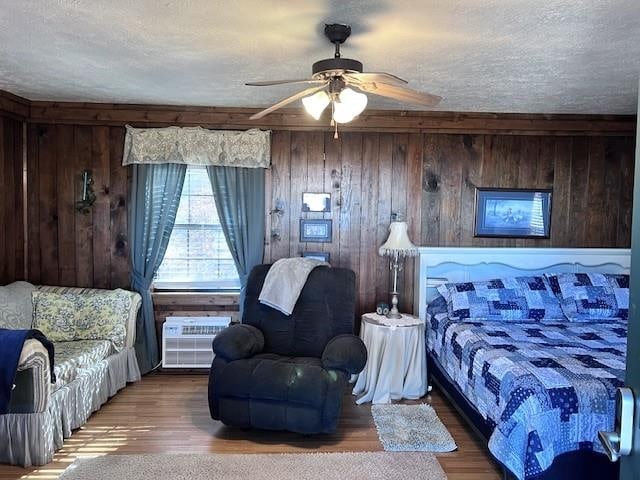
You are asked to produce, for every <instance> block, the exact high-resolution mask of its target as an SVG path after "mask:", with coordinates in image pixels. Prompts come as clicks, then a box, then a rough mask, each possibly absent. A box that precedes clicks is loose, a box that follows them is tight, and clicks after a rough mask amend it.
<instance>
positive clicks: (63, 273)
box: [27, 124, 130, 288]
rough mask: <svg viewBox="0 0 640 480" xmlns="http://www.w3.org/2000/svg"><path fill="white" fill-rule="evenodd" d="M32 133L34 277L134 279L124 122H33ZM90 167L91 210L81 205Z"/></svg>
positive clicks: (109, 284)
mask: <svg viewBox="0 0 640 480" xmlns="http://www.w3.org/2000/svg"><path fill="white" fill-rule="evenodd" d="M27 138H28V142H27V143H28V152H27V179H28V181H27V197H28V205H29V208H28V215H27V238H28V249H27V250H28V254H29V255H28V278H29V281H31V282H33V283H42V284H49V285H77V286H85V287H96V288H117V287H126V286H128V285H129V246H128V244H127V201H128V198H127V192H128V190H129V178H128V176H129V174H130V169H127V168H124V167H122V166H121V163H122V148H123V145H124V128H122V127H106V126H82V125H38V124H31V125H29V128H28V136H27ZM85 169H87V170H91V172H92V176H93V180H94V184H93V188H94V191H95V194H96V201H95V203H94V205H93V207H92V208H91V209H90V212H89V213H81V212H79V211H78V210H77V209H76V202H77V201H79V200H80V198H81V195H82V193H81V192H82V172H83V170H85Z"/></svg>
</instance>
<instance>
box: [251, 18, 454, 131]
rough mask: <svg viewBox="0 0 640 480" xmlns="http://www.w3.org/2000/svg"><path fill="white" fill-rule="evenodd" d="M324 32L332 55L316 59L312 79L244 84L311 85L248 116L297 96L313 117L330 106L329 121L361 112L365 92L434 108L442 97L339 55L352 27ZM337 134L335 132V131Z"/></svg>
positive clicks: (260, 114)
mask: <svg viewBox="0 0 640 480" xmlns="http://www.w3.org/2000/svg"><path fill="white" fill-rule="evenodd" d="M324 34H325V35H326V36H327V38H328V39H329V40H330V41H331V43H333V44H334V45H335V54H334V56H333V58H326V59H324V60H320V61H318V62H315V63H314V64H313V67H312V75H311V78H308V79H301V80H273V81H266V82H250V83H247V84H246V85H249V86H256V87H266V86H272V85H283V84H303V85H310V86H309V87H308V88H306V89H304V90H302V91H301V92H298V93H296V94H295V95H291V96H290V97H287V98H285V99H283V100H281V101H279V102H278V103H276V104H274V105H272V106H270V107H269V108H266V109H264V110H262V111H261V112H258V113H256V114H255V115H252V116H251V119H252V120H257V119H259V118H262V117H264V116H265V115H268V114H270V113H271V112H273V111H275V110H278V109H279V108H282V107H284V106H285V105H288V104H290V103H292V102H295V101H296V100H298V99H302V104H303V105H304V107H305V110H306V111H307V112H308V113H309V114H310V115H311V116H312V117H313V118H315V119H316V120H318V119H319V118H320V116H321V115H322V112H323V111H324V110H325V109H326V108H327V107H328V106H329V105H331V110H332V112H331V113H332V115H331V124H332V125H336V129H337V124H339V123H348V122H350V121H351V120H353V119H354V118H355V117H356V116H358V115H359V114H360V113H362V112H363V111H364V109H365V108H366V106H367V96H366V94H367V93H370V94H373V95H378V96H381V97H386V98H392V99H394V100H399V101H401V102H404V103H411V104H416V105H421V106H424V107H433V106H435V105H437V104H438V103H439V102H440V100H441V97H438V96H437V95H431V94H429V93H423V92H419V91H417V90H413V89H411V88H409V87H407V86H406V85H407V81H406V80H403V79H401V78H399V77H396V76H395V75H392V74H390V73H384V72H380V73H377V72H376V73H374V72H363V71H362V63H361V62H359V61H358V60H353V59H350V58H343V57H341V56H340V45H341V44H342V43H344V42H345V40H346V39H347V38H349V35H351V27H350V26H349V25H343V24H340V23H334V24H329V25H325V27H324ZM336 135H337V132H336Z"/></svg>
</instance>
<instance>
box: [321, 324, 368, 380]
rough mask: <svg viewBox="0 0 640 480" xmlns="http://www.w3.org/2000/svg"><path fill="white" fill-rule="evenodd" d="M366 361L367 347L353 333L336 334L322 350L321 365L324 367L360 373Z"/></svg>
mask: <svg viewBox="0 0 640 480" xmlns="http://www.w3.org/2000/svg"><path fill="white" fill-rule="evenodd" d="M366 363H367V347H365V345H364V342H363V341H362V340H361V339H360V337H357V336H355V335H350V334H346V335H338V336H337V337H334V338H332V339H331V340H329V343H327V346H326V347H325V348H324V351H323V352H322V366H323V367H324V368H326V369H335V370H344V371H345V372H347V373H349V374H356V373H360V372H361V371H362V369H363V368H364V366H365V364H366Z"/></svg>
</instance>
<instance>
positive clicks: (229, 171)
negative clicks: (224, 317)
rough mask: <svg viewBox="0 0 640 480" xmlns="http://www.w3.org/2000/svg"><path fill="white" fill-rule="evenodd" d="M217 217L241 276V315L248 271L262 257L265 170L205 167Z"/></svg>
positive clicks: (259, 262)
mask: <svg viewBox="0 0 640 480" xmlns="http://www.w3.org/2000/svg"><path fill="white" fill-rule="evenodd" d="M207 172H208V173H209V179H210V180H211V186H212V188H213V196H214V198H215V201H216V206H217V207H218V215H219V216H220V223H221V224H222V230H223V232H224V236H225V238H226V239H227V244H228V245H229V250H231V255H232V256H233V260H234V262H235V264H236V268H237V269H238V275H239V276H240V314H241V315H242V311H243V307H244V292H245V287H246V285H247V277H248V276H249V272H251V269H252V268H253V267H254V266H256V265H259V264H261V263H262V256H263V254H264V228H265V227H264V215H265V210H264V208H265V207H264V169H263V168H241V167H218V166H211V167H207Z"/></svg>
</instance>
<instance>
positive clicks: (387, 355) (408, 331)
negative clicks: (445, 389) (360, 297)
mask: <svg viewBox="0 0 640 480" xmlns="http://www.w3.org/2000/svg"><path fill="white" fill-rule="evenodd" d="M424 329H425V324H424V321H423V320H420V319H419V318H417V317H414V316H413V315H407V314H402V318H398V319H393V318H387V317H386V316H384V315H378V314H376V313H365V314H364V315H362V323H361V326H360V338H362V341H363V342H364V344H365V345H366V347H367V354H368V358H367V364H366V365H365V367H364V370H362V372H361V373H360V374H359V375H358V380H357V381H356V384H355V386H354V388H353V394H354V395H361V396H360V397H359V398H358V399H357V400H356V403H357V404H362V403H364V402H372V403H391V401H392V400H400V399H402V398H408V399H417V398H420V397H422V396H423V395H424V394H425V393H426V392H427V356H426V347H425V343H424V342H425V336H424V332H425V330H424Z"/></svg>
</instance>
